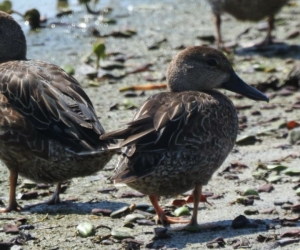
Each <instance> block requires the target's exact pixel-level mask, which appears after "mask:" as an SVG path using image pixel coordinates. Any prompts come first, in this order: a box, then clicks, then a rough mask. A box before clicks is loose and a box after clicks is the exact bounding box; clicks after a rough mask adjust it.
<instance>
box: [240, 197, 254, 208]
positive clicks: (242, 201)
mask: <svg viewBox="0 0 300 250" xmlns="http://www.w3.org/2000/svg"><path fill="white" fill-rule="evenodd" d="M236 203H238V204H243V205H245V206H249V205H250V206H251V205H253V204H254V199H250V198H249V197H243V196H239V197H238V198H237V199H236Z"/></svg>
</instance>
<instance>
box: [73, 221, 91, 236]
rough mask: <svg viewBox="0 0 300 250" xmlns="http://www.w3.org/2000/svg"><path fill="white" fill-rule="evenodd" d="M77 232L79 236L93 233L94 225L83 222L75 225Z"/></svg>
mask: <svg viewBox="0 0 300 250" xmlns="http://www.w3.org/2000/svg"><path fill="white" fill-rule="evenodd" d="M76 230H77V234H78V235H79V236H81V237H89V236H92V235H94V234H95V227H94V225H93V224H92V223H89V222H83V223H80V224H79V225H78V226H77V227H76Z"/></svg>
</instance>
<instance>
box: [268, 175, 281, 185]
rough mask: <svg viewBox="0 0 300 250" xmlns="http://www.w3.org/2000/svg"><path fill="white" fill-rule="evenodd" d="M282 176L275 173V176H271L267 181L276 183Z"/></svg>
mask: <svg viewBox="0 0 300 250" xmlns="http://www.w3.org/2000/svg"><path fill="white" fill-rule="evenodd" d="M280 180H281V177H280V176H279V175H275V176H270V177H269V178H268V179H267V181H268V182H270V183H275V182H277V181H280Z"/></svg>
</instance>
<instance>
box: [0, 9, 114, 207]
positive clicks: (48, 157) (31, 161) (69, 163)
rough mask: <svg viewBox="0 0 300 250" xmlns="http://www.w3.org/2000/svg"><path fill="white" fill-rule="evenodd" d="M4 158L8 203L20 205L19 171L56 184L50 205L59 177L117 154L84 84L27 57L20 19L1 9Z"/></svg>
mask: <svg viewBox="0 0 300 250" xmlns="http://www.w3.org/2000/svg"><path fill="white" fill-rule="evenodd" d="M0 34H1V35H0V159H1V160H2V161H3V162H4V163H5V164H6V166H7V167H8V169H9V171H10V194H9V204H8V207H7V208H4V209H0V212H8V211H11V210H20V209H21V208H20V206H19V205H18V204H17V202H16V197H15V192H16V184H17V178H18V174H20V175H22V176H24V177H26V178H28V179H31V180H33V181H35V182H39V183H58V184H57V189H56V192H55V193H54V195H53V197H52V199H51V200H50V201H49V202H48V203H49V204H53V203H59V201H60V200H59V193H60V188H61V182H63V181H66V180H68V179H71V178H73V177H80V176H86V175H91V174H93V173H95V172H97V171H99V170H101V169H102V168H103V167H104V166H105V164H106V163H107V162H108V161H109V160H110V159H111V157H112V155H113V154H114V153H115V152H114V150H111V151H108V150H107V149H108V147H110V144H111V143H114V141H113V140H104V141H100V140H99V137H100V135H102V134H103V133H104V129H103V127H102V126H101V124H100V122H99V120H98V118H97V115H96V113H95V110H94V107H93V104H92V102H91V100H90V99H89V97H88V96H87V95H86V93H85V92H84V91H83V89H82V87H81V86H80V84H79V83H78V82H77V81H76V80H75V79H74V78H73V77H71V76H69V75H68V74H67V73H66V72H65V71H63V70H62V69H61V68H59V67H58V66H56V65H53V64H50V63H47V62H42V61H36V60H27V59H26V50H27V46H26V39H25V36H24V33H23V31H22V29H21V27H20V26H19V24H18V23H17V22H16V21H15V20H14V19H13V18H12V17H11V16H10V15H8V14H6V13H4V12H0Z"/></svg>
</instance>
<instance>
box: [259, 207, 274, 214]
mask: <svg viewBox="0 0 300 250" xmlns="http://www.w3.org/2000/svg"><path fill="white" fill-rule="evenodd" d="M274 211H276V210H275V208H273V207H272V208H266V209H262V210H260V211H259V213H260V214H274Z"/></svg>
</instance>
